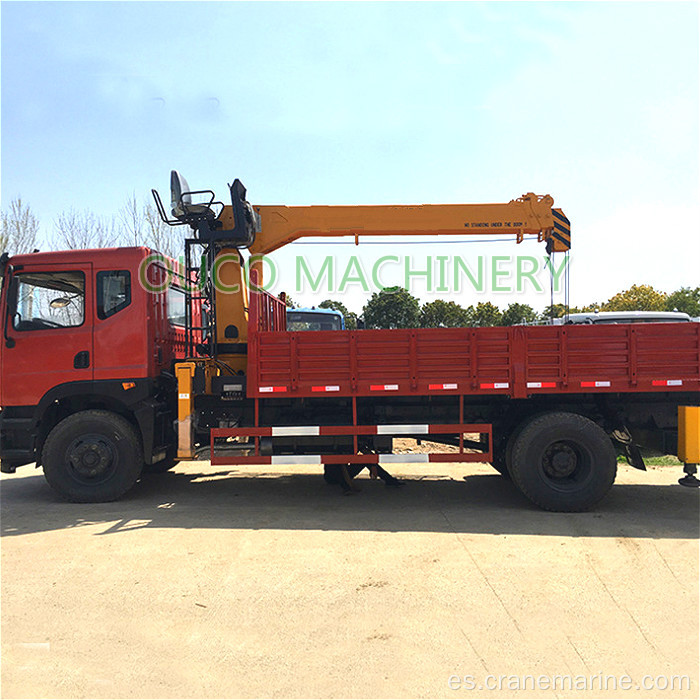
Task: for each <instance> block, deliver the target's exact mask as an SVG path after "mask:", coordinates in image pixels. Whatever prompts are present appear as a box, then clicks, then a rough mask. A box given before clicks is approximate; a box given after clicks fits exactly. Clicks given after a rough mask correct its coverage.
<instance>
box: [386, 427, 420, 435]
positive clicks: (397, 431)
mask: <svg viewBox="0 0 700 700" xmlns="http://www.w3.org/2000/svg"><path fill="white" fill-rule="evenodd" d="M412 433H420V434H423V435H427V434H428V426H427V425H378V426H377V435H411V434H412Z"/></svg>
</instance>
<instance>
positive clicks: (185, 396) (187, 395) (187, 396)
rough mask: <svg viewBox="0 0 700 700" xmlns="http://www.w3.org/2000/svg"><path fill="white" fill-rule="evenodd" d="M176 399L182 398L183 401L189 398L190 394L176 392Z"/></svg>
mask: <svg viewBox="0 0 700 700" xmlns="http://www.w3.org/2000/svg"><path fill="white" fill-rule="evenodd" d="M177 398H178V399H182V400H183V401H189V400H190V395H189V394H178V395H177Z"/></svg>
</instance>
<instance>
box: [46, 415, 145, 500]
mask: <svg viewBox="0 0 700 700" xmlns="http://www.w3.org/2000/svg"><path fill="white" fill-rule="evenodd" d="M42 463H43V465H44V476H45V477H46V481H48V482H49V485H50V486H51V487H52V488H53V489H54V490H55V491H57V492H58V493H59V494H60V495H61V496H63V498H65V499H66V500H69V501H73V502H76V503H100V502H104V501H114V500H116V499H118V498H119V497H120V496H123V495H124V494H125V493H126V492H127V491H128V490H129V489H130V488H131V487H132V486H133V485H134V484H135V483H136V481H137V480H138V478H139V476H140V475H141V467H142V464H143V455H142V451H141V441H140V439H139V436H138V435H137V433H136V431H135V430H134V428H133V427H132V425H131V424H130V423H129V422H128V421H127V420H126V419H125V418H122V417H121V416H119V415H117V414H115V413H110V412H109V411H102V410H91V411H80V412H78V413H74V414H73V415H71V416H68V418H64V419H63V420H62V421H61V422H60V423H59V424H58V425H56V426H55V427H54V428H53V430H52V431H51V432H50V433H49V435H48V437H47V438H46V442H45V443H44V448H43V450H42Z"/></svg>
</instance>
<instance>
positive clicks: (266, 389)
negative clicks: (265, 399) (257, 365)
mask: <svg viewBox="0 0 700 700" xmlns="http://www.w3.org/2000/svg"><path fill="white" fill-rule="evenodd" d="M258 391H259V392H260V393H261V394H272V393H278V392H285V391H287V387H286V386H261V387H260V388H259V389H258Z"/></svg>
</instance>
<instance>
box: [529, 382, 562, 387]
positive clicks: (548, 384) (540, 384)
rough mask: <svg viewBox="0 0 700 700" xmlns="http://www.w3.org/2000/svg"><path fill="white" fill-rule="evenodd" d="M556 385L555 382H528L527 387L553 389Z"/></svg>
mask: <svg viewBox="0 0 700 700" xmlns="http://www.w3.org/2000/svg"><path fill="white" fill-rule="evenodd" d="M556 386H557V383H556V382H528V383H527V388H528V389H555V388H556Z"/></svg>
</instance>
